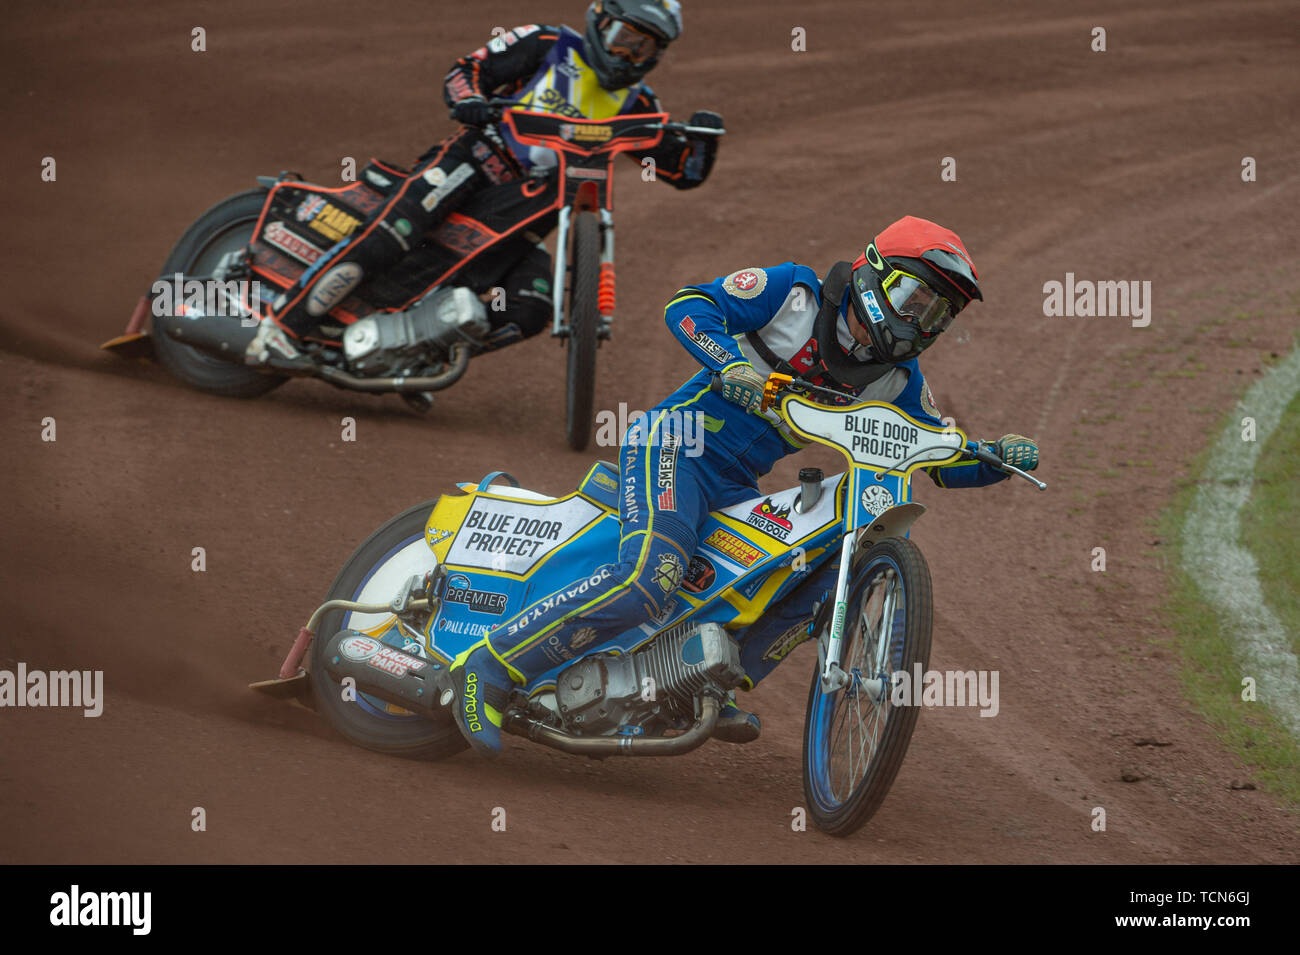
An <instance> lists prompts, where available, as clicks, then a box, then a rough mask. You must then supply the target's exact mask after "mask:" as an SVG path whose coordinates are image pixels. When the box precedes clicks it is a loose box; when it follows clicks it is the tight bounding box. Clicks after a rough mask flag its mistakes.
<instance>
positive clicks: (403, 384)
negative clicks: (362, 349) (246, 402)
mask: <svg viewBox="0 0 1300 955" xmlns="http://www.w3.org/2000/svg"><path fill="white" fill-rule="evenodd" d="M155 321H156V322H157V323H158V327H159V328H160V329H161V330H162V332H163V334H165V335H167V336H168V337H169V338H174V339H175V340H176V341H178V342H181V343H182V344H185V345H190V346H193V347H194V348H197V349H199V350H200V351H204V352H207V353H208V354H210V355H213V356H214V357H216V358H223V359H225V360H226V361H229V362H232V363H234V364H237V365H243V364H244V353H245V351H247V350H248V344H249V342H251V341H252V340H253V338H254V337H255V336H256V335H257V326H256V325H251V326H248V325H245V324H244V320H243V319H242V318H240V317H239V316H236V315H205V316H204V317H203V318H202V319H198V320H196V319H190V318H185V317H184V316H177V315H160V316H157V317H156V319H155ZM448 358H449V361H448V363H447V368H446V370H445V371H442V372H440V373H439V374H436V375H426V376H422V377H417V378H411V377H402V378H361V377H358V376H356V375H350V374H348V373H347V372H346V371H343V370H342V369H341V368H335V367H334V366H333V365H318V364H316V363H315V362H313V361H308V360H304V359H284V358H279V357H276V356H275V355H272V356H271V359H270V361H268V362H267V363H266V365H264V366H261V367H262V368H264V369H265V370H267V371H269V372H277V371H279V372H287V373H289V374H294V375H307V376H309V377H314V378H320V379H322V380H324V381H327V382H329V383H330V384H331V385H335V386H336V387H339V388H347V389H349V390H351V391H366V392H372V393H376V392H382V393H388V392H393V393H396V394H403V393H407V394H411V393H419V392H424V391H441V390H442V389H444V388H449V387H451V386H452V385H454V384H455V383H456V382H458V381H459V380H460V379H461V377H462V376H463V375H464V374H465V371H466V369H468V368H469V358H470V344H469V342H464V341H460V342H455V343H454V344H452V346H451V349H450V354H449V356H448Z"/></svg>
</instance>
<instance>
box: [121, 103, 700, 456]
mask: <svg viewBox="0 0 1300 955" xmlns="http://www.w3.org/2000/svg"><path fill="white" fill-rule="evenodd" d="M501 105H505V104H504V103H503V104H501ZM510 105H514V104H513V103H512V104H510ZM501 125H502V126H503V127H506V128H508V129H509V131H510V133H512V134H513V136H514V137H515V139H516V140H518V141H519V142H521V143H524V144H527V145H530V146H539V147H543V148H546V149H550V150H553V151H554V152H555V154H556V165H555V166H553V167H550V168H548V169H546V170H545V171H544V172H540V173H537V174H535V175H530V176H529V177H528V179H526V180H525V181H524V182H523V183H522V185H521V187H520V188H519V189H517V190H513V191H512V192H511V194H510V197H508V198H507V200H506V201H503V200H502V196H501V193H500V191H499V190H484V191H483V192H481V193H479V194H478V195H476V196H474V197H472V198H471V199H470V200H469V201H468V202H467V203H466V205H465V206H463V207H461V208H460V210H459V211H457V212H454V213H452V214H451V215H449V216H448V217H447V218H446V219H445V220H443V221H442V222H441V223H440V224H439V225H438V226H436V227H435V228H434V229H432V230H430V231H429V232H428V233H427V234H425V235H424V236H423V237H422V238H423V241H421V242H419V243H417V244H415V247H414V248H413V250H412V252H411V253H410V254H408V255H407V256H406V257H405V258H404V259H403V260H402V261H401V262H400V263H399V264H398V265H397V266H396V267H395V268H393V269H391V270H389V271H387V272H385V273H384V274H382V275H377V276H374V277H372V278H371V279H369V280H368V281H366V282H365V283H364V284H362V285H361V286H359V287H358V288H357V289H356V290H355V291H354V292H353V293H352V294H351V295H349V296H348V297H346V298H345V299H344V300H343V301H341V302H339V303H338V304H337V305H336V306H335V307H334V308H333V309H331V310H330V311H329V312H328V313H327V315H326V320H325V321H324V322H323V325H324V326H326V327H332V328H334V329H336V330H337V331H338V333H339V334H338V336H337V337H336V338H314V339H312V340H310V342H309V350H308V352H307V354H306V356H305V357H304V356H298V357H294V358H290V357H286V356H278V355H276V354H274V353H272V355H271V357H270V360H269V361H267V362H266V363H265V364H263V365H256V366H252V365H248V364H246V363H245V361H244V353H245V349H246V348H247V346H248V344H249V342H251V341H252V339H253V337H254V335H255V333H256V330H257V324H258V322H259V321H260V319H261V318H262V317H263V316H265V315H266V314H267V312H268V310H269V307H270V304H271V303H272V302H273V301H274V300H275V299H276V298H277V297H278V296H279V295H280V293H281V292H283V291H284V290H285V289H287V288H289V287H290V286H291V285H293V284H294V283H295V282H296V281H297V280H298V279H299V277H300V276H301V275H302V274H303V273H304V272H306V271H307V270H308V269H311V268H312V267H313V266H314V265H315V264H316V263H317V262H318V261H320V260H321V259H322V258H323V257H325V256H326V255H327V254H328V252H329V249H327V248H324V247H323V246H322V243H321V239H322V235H321V234H320V231H321V230H320V229H317V230H316V231H312V230H311V229H310V228H309V224H317V223H321V224H323V226H322V227H324V226H328V227H329V228H332V229H333V230H335V232H336V233H337V235H336V236H335V238H337V239H343V238H344V237H345V236H346V235H350V234H351V232H353V231H355V230H356V229H358V228H360V227H362V225H363V224H364V223H365V222H367V221H368V219H369V217H371V216H372V215H374V214H376V213H377V212H378V211H379V210H380V209H381V208H382V207H383V206H384V204H385V202H386V201H387V199H388V196H389V195H390V194H391V192H392V190H394V189H395V188H397V186H398V181H399V180H401V179H403V178H405V177H406V175H408V173H407V171H406V170H403V169H400V168H398V167H397V166H395V165H393V164H391V163H385V162H382V161H379V160H374V159H372V160H371V161H370V162H369V164H368V165H366V166H365V168H364V169H362V171H361V174H360V175H359V176H358V178H357V181H356V182H353V183H349V184H348V185H345V186H342V187H338V188H328V187H325V186H319V185H315V184H313V183H310V182H306V181H304V180H302V179H301V177H299V176H298V175H297V174H295V173H288V172H284V173H281V174H280V175H279V176H278V177H275V178H272V177H269V176H259V177H258V180H257V181H258V188H256V189H250V190H248V191H247V192H241V193H238V194H237V195H234V196H231V197H230V198H228V199H225V200H223V201H222V202H219V203H217V204H216V205H215V206H213V207H212V208H211V209H209V210H208V211H207V212H205V213H204V214H203V215H201V216H200V217H199V218H198V220H197V221H196V222H195V223H194V224H193V225H191V226H190V227H189V229H188V230H186V232H185V234H184V235H182V236H181V238H180V241H178V242H177V243H176V245H175V247H174V248H173V249H172V252H171V255H170V256H168V258H167V261H166V262H165V264H164V265H163V268H162V273H161V276H160V278H159V280H158V281H157V282H155V283H154V285H153V286H152V287H151V289H150V292H149V293H148V294H146V295H145V296H144V297H142V298H141V300H140V302H139V303H138V304H137V305H136V308H135V311H134V313H133V314H132V316H131V319H130V321H129V323H128V325H127V328H126V332H125V333H124V334H123V335H121V336H119V337H117V338H114V339H112V340H111V341H108V342H106V343H105V344H104V346H103V347H104V348H106V349H109V350H111V351H114V352H117V353H120V354H124V355H128V356H134V355H147V354H149V352H150V346H152V353H153V355H154V356H155V357H156V358H157V359H158V361H159V362H160V363H161V364H162V365H163V366H164V367H165V368H166V369H167V370H168V371H169V372H171V373H172V374H173V375H175V376H176V377H177V378H179V379H180V380H181V381H183V382H185V383H186V384H188V385H190V386H192V387H194V388H198V389H200V390H202V391H207V392H211V393H215V394H220V395H226V396H230V397H241V398H251V397H256V396H258V395H262V394H265V393H266V392H268V391H270V390H271V389H273V388H275V387H277V386H278V385H280V384H282V383H283V382H284V381H286V380H287V379H288V378H290V377H312V378H320V379H323V380H324V381H327V382H329V383H330V384H332V385H336V386H338V387H341V388H348V389H353V390H357V391H366V392H378V393H382V392H392V393H394V394H398V395H401V396H402V397H403V398H404V399H405V400H406V401H407V403H408V404H410V405H411V406H412V407H414V408H416V409H417V410H420V411H427V410H428V409H429V408H430V407H431V406H432V403H433V392H436V391H440V390H441V389H443V388H447V387H449V386H450V385H452V384H454V383H455V382H456V381H458V380H459V379H460V378H461V376H462V375H464V373H465V369H466V368H467V367H468V365H469V361H470V358H471V357H472V356H473V355H474V354H476V353H478V351H480V350H481V348H480V346H479V344H478V336H479V335H481V334H482V332H483V331H485V330H486V329H487V327H488V323H487V319H486V307H487V306H486V305H485V303H484V301H483V298H484V297H485V296H487V295H488V294H489V293H490V291H491V290H492V289H494V288H496V287H497V286H498V284H499V282H500V281H501V279H502V277H503V276H504V275H506V274H507V273H508V272H509V271H510V270H511V268H512V267H513V266H514V265H515V263H517V262H518V261H519V260H520V258H521V257H522V256H524V255H526V254H528V252H529V251H530V250H532V249H533V248H535V246H536V243H537V237H538V236H545V235H547V234H548V233H549V232H551V231H552V230H553V229H554V230H555V243H554V244H555V254H554V276H553V281H552V282H551V283H550V292H551V296H552V300H553V319H552V326H551V334H552V336H553V337H555V338H557V339H560V340H561V341H563V342H565V344H566V346H567V362H566V365H567V372H566V402H565V405H566V407H565V432H566V437H567V440H568V443H569V446H570V447H571V448H573V449H574V450H579V451H580V450H582V449H583V448H585V447H586V446H587V443H588V441H589V440H590V436H591V429H592V419H593V410H594V409H593V404H594V401H595V379H596V350H597V348H598V347H599V345H600V343H601V341H602V340H605V339H608V338H609V337H610V331H611V328H612V320H613V315H614V215H613V179H612V174H613V163H614V159H615V157H616V156H618V154H620V153H638V152H645V151H648V150H651V149H653V148H654V147H655V146H656V145H658V144H659V142H660V140H661V139H662V137H663V135H664V133H665V132H667V131H679V132H683V133H690V134H694V135H703V136H720V135H723V134H724V133H725V130H723V129H714V128H708V127H703V126H693V125H688V124H683V123H673V122H670V121H669V119H668V115H667V114H666V113H644V114H632V115H624V116H616V117H611V118H609V119H601V120H588V119H582V118H576V117H568V116H560V115H556V114H554V113H545V112H534V111H528V110H520V109H518V108H515V109H511V110H508V111H507V112H505V113H504V114H503V116H502V118H501ZM324 237H325V238H326V239H327V240H328V239H329V238H330V236H329V233H325V236H324ZM566 293H567V300H566Z"/></svg>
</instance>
